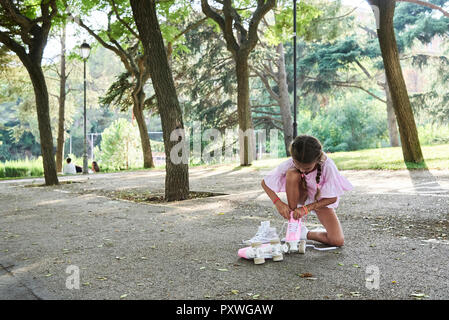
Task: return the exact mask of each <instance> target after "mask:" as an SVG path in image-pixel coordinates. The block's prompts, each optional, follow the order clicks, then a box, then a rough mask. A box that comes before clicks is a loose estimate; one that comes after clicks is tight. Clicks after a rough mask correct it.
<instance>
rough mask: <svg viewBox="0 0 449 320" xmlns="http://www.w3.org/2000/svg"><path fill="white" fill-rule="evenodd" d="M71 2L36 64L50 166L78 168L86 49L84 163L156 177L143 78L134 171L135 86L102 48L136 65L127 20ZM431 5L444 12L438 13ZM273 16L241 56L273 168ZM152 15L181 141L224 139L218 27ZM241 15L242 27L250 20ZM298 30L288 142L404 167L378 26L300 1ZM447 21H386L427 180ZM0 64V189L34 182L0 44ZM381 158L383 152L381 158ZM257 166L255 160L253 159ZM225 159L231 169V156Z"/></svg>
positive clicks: (157, 127)
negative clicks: (300, 140) (297, 138)
mask: <svg viewBox="0 0 449 320" xmlns="http://www.w3.org/2000/svg"><path fill="white" fill-rule="evenodd" d="M78 2H79V3H78ZM78 2H76V1H74V2H69V3H68V7H67V8H68V9H67V10H66V12H69V11H70V10H71V11H73V13H72V16H69V18H68V19H67V20H66V21H65V22H63V23H61V22H58V23H57V24H55V25H54V26H53V27H52V29H51V31H50V36H49V40H48V44H47V46H46V49H45V51H44V58H43V62H42V65H43V70H44V74H45V79H46V84H47V87H48V91H49V105H50V118H51V126H52V136H53V138H54V141H53V143H54V151H55V152H56V151H58V149H59V148H60V147H58V146H57V143H56V142H57V141H56V140H57V139H56V137H58V134H60V135H61V133H60V131H61V108H63V112H64V117H63V123H62V128H63V139H64V143H63V144H62V146H63V147H62V149H63V151H62V152H63V155H62V158H66V157H68V156H70V157H72V158H74V161H75V162H76V163H77V164H78V165H81V163H82V155H83V108H82V106H83V92H82V91H83V73H82V68H83V63H82V59H81V58H80V53H79V46H80V44H81V42H83V41H87V42H88V43H90V44H91V46H92V51H91V54H90V57H89V58H88V60H87V148H88V150H87V155H88V157H89V159H90V161H92V160H96V161H98V162H99V163H100V166H101V167H102V171H105V172H110V171H117V170H130V169H133V170H134V169H140V168H143V167H145V168H151V167H154V166H156V167H164V166H165V154H164V143H163V135H162V126H161V118H160V115H159V112H158V109H157V106H156V103H157V102H156V101H155V92H154V89H153V86H152V85H151V79H149V80H148V81H147V82H146V83H144V86H143V89H142V93H143V94H144V97H145V98H146V100H145V101H144V104H143V107H142V116H143V122H145V125H146V128H147V130H146V131H147V132H148V137H149V140H148V142H149V145H150V148H151V156H150V158H152V159H151V163H150V164H148V161H147V162H145V163H144V159H143V158H144V154H145V152H146V151H145V150H142V146H143V144H142V143H143V142H142V143H141V135H140V137H139V128H138V124H137V120H136V115H135V114H134V111H133V101H132V99H133V98H132V90H133V86H134V85H135V83H136V80H135V75H133V74H131V73H130V71H129V70H128V69H127V68H125V65H124V63H122V60H123V59H122V57H121V56H120V55H119V54H117V52H116V51H117V50H116V49H114V48H112V49H111V47H114V46H116V47H118V48H120V49H122V50H123V52H125V53H127V54H128V58H129V59H130V60H131V61H132V60H133V59H138V57H139V55H142V52H141V49H140V47H138V45H137V46H136V45H135V44H134V42H133V41H135V39H133V33H132V32H131V31H130V30H128V29H127V26H126V23H125V22H124V21H128V23H129V21H130V12H129V8H127V6H128V7H129V5H128V4H127V2H126V1H112V2H111V1H78ZM243 2H244V1H243ZM431 2H432V3H435V4H436V5H439V6H441V7H442V8H444V7H445V6H447V3H448V1H431ZM248 3H250V2H248ZM70 4H71V5H72V6H70ZM277 5H278V6H277V8H276V10H275V12H276V15H275V14H273V12H269V13H268V14H267V15H266V17H265V18H264V19H263V21H262V22H261V24H260V27H259V42H258V44H257V46H256V47H255V49H254V50H253V51H252V52H251V54H250V55H249V64H250V78H249V83H250V87H249V88H250V89H249V102H250V107H251V115H252V127H253V128H254V129H255V130H258V131H261V130H262V131H265V132H267V133H268V132H269V131H270V130H273V129H277V130H278V131H279V135H278V141H276V145H277V146H280V148H279V152H278V157H280V158H282V157H286V156H288V155H289V154H288V151H287V150H286V149H287V147H286V146H288V144H289V143H290V142H291V140H292V129H291V127H292V112H293V48H292V37H291V28H292V26H291V21H289V19H290V18H291V14H292V7H291V3H289V2H286V3H284V2H280V3H278V4H277ZM158 10H159V11H158V14H159V19H160V23H161V30H162V34H163V36H164V39H165V41H166V43H167V45H168V46H169V47H170V48H169V49H170V50H169V51H170V57H169V61H170V66H171V68H172V71H173V78H174V81H175V85H176V90H177V93H178V99H179V104H180V107H181V110H182V118H183V120H184V125H185V128H186V129H187V131H189V130H191V129H192V127H193V126H194V124H198V123H199V124H200V125H201V130H202V131H203V132H204V130H207V129H210V128H215V129H218V130H220V132H223V133H224V130H225V129H229V128H237V127H238V117H237V77H236V68H235V67H234V65H233V63H232V55H231V53H230V52H229V51H228V50H227V48H226V42H225V40H224V39H223V35H222V34H221V32H220V29H219V28H218V27H217V24H215V23H213V22H211V19H205V16H204V14H203V13H202V12H201V7H200V4H199V2H195V1H193V2H190V3H189V2H188V3H187V4H186V3H184V2H182V1H168V2H167V4H164V3H161V4H159V9H158ZM247 11H248V12H250V11H251V10H247ZM248 12H245V13H244V14H243V17H248V15H249V13H248ZM245 15H246V16H245ZM108 17H109V18H108ZM120 17H122V18H123V17H124V18H125V19H124V20H123V19H120ZM290 20H291V19H290ZM298 20H299V21H298V22H299V24H298V32H297V35H298V40H297V41H298V44H297V51H298V52H297V73H298V80H297V87H298V93H297V98H298V102H297V121H298V132H299V134H310V135H314V136H316V137H317V138H319V139H320V140H321V142H322V143H323V147H324V150H325V152H329V153H336V152H337V153H340V152H353V151H360V150H364V151H363V152H355V153H342V154H340V155H339V154H335V156H333V157H335V160H336V161H337V165H338V166H339V167H340V168H342V169H364V168H365V169H369V168H376V169H403V168H405V167H406V165H405V164H404V162H403V158H402V154H401V152H400V144H401V141H400V138H399V133H398V129H397V125H396V119H395V115H394V111H393V106H392V100H391V97H390V95H389V91H388V90H389V88H388V84H387V81H386V79H385V70H384V68H383V63H382V57H381V53H380V50H379V44H378V40H377V36H376V31H375V28H376V21H375V17H374V15H373V11H372V10H371V8H370V6H369V4H368V3H367V2H366V1H331V0H328V1H326V0H320V1H300V3H299V5H298ZM108 21H109V22H108ZM448 21H449V20H448V18H447V17H445V16H444V15H443V14H441V13H440V12H438V11H436V10H432V9H430V8H427V7H424V6H417V5H416V4H414V3H406V2H398V3H397V8H396V12H395V16H394V22H395V32H396V37H397V42H398V50H399V53H400V61H401V66H402V71H403V76H404V78H405V82H406V85H407V90H408V94H409V97H410V101H411V106H412V109H413V114H414V117H415V121H416V127H417V130H418V135H419V140H420V143H421V145H423V146H425V147H424V148H423V152H424V155H425V157H424V158H425V160H426V161H427V163H426V164H425V165H427V167H429V168H440V169H442V168H447V164H445V161H444V160H445V156H444V155H447V154H448V152H449V146H448V145H447V143H449V127H448V123H449V122H448V115H449V105H448V103H449V94H448V91H447V83H448V82H447V77H448V75H449V73H448V72H447V71H448V63H449V60H448V57H447V54H448V50H449V48H448V45H447V37H448V24H449V22H448ZM80 22H81V23H80ZM93 35H95V36H93ZM99 40H100V41H99ZM115 44H117V45H115ZM132 55H134V56H132ZM0 57H1V62H2V64H1V69H0V72H1V78H0V162H1V164H0V178H10V177H21V176H42V175H43V173H44V170H43V167H42V158H41V157H40V155H41V146H40V138H39V129H38V121H37V117H36V106H35V100H34V99H35V97H34V93H33V86H32V84H31V82H30V81H29V80H28V75H27V71H26V69H25V67H24V66H23V65H22V64H21V63H20V60H19V59H18V57H17V56H15V55H14V54H11V51H8V50H7V48H6V46H4V45H0ZM121 59H122V60H121ZM136 61H137V60H136ZM63 77H64V82H63ZM62 88H64V90H63V89H62ZM63 96H64V98H63V99H62V98H61V97H63ZM58 125H59V126H58ZM192 143H193V142H192ZM226 143H232V144H233V145H237V144H238V143H237V141H236V140H233V141H228V140H225V141H223V144H226ZM201 144H202V150H204V149H205V148H206V146H208V144H211V145H212V143H211V141H210V140H208V139H204V138H203V139H202V141H201ZM431 146H434V147H431ZM191 147H192V146H191ZM224 147H225V146H224V145H223V149H224ZM390 147H393V149H385V148H390ZM144 148H145V146H144ZM147 148H148V146H147ZM208 148H209V150H213V148H211V146H209V147H208ZM214 148H216V149H219V148H220V146H216V145H215V146H214ZM257 148H258V150H259V151H260V149H261V148H263V149H264V151H266V152H267V154H265V155H262V158H263V157H265V159H266V158H268V157H269V156H270V155H269V154H268V153H269V152H270V139H267V141H266V144H265V145H264V146H263V147H261V146H260V145H258V146H257ZM378 148H384V149H383V152H381V153H380V152H377V151H376V149H378ZM370 149H371V150H370ZM373 149H374V150H373ZM147 156H148V153H147ZM257 157H259V158H260V157H261V154H260V152H258V153H257V156H256V159H257ZM351 159H352V161H350V160H351ZM357 159H358V160H357ZM234 160H235V162H236V163H238V158H235V159H234ZM59 161H61V160H59ZM277 162H278V161H275V162H264V165H268V166H270V165H274V164H276V163H277ZM267 163H268V164H267ZM189 164H190V165H201V164H204V161H203V159H201V158H200V159H198V158H194V157H192V156H191V157H190V159H189ZM208 164H210V163H208ZM425 165H424V164H421V165H416V166H415V167H418V168H423V167H425ZM58 166H59V167H58V169H59V170H61V169H60V164H58ZM407 167H414V166H413V165H412V166H410V165H409V166H407Z"/></svg>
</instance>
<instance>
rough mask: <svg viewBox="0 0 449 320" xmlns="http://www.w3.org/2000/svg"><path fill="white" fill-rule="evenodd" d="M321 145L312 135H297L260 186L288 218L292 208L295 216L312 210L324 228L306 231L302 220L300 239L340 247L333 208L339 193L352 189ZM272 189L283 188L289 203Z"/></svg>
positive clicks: (336, 203)
mask: <svg viewBox="0 0 449 320" xmlns="http://www.w3.org/2000/svg"><path fill="white" fill-rule="evenodd" d="M322 149H323V148H322V146H321V143H320V141H319V140H318V139H316V138H315V137H312V136H308V135H301V136H298V137H296V138H295V140H294V141H293V143H292V144H291V146H290V154H291V158H290V159H288V160H286V161H284V162H282V163H281V164H280V165H279V166H278V167H276V168H275V169H273V170H272V171H270V172H269V173H268V174H267V175H266V176H265V177H264V179H263V180H262V187H263V189H264V190H265V192H266V193H267V195H268V196H269V197H270V199H271V201H273V203H274V205H275V206H276V209H277V210H278V212H279V214H280V215H281V216H283V217H284V218H285V219H287V220H288V219H289V218H290V212H292V211H293V212H294V213H293V217H294V218H295V219H299V218H302V217H303V216H304V215H306V214H307V213H308V212H310V211H312V210H313V211H315V213H316V215H317V216H318V219H319V220H320V222H321V224H322V225H323V226H324V228H325V229H326V231H325V232H320V231H308V230H307V228H306V227H305V225H304V224H302V226H303V230H301V240H307V239H308V240H316V241H319V242H322V243H325V244H328V245H331V246H338V247H340V246H342V245H343V244H344V236H343V230H342V228H341V225H340V221H339V220H338V218H337V215H336V214H335V211H334V209H335V208H337V207H338V202H339V197H340V196H341V195H342V194H343V193H344V192H345V191H348V190H351V189H352V184H351V183H350V182H349V181H348V180H347V179H346V178H345V177H343V176H342V175H341V174H340V172H339V171H338V169H337V166H336V165H335V163H334V161H332V159H330V158H329V157H328V156H326V154H324V152H323V150H322ZM275 192H286V193H287V202H288V204H286V203H284V202H282V201H281V200H280V199H279V197H278V196H277V195H276V193H275Z"/></svg>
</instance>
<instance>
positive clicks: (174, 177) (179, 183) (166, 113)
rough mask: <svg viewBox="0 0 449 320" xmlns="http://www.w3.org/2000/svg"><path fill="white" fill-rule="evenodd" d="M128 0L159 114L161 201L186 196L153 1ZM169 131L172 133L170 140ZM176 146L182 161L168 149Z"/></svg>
mask: <svg viewBox="0 0 449 320" xmlns="http://www.w3.org/2000/svg"><path fill="white" fill-rule="evenodd" d="M130 2H131V7H132V11H133V17H134V21H135V22H136V25H137V30H138V32H139V36H140V39H141V42H142V45H143V50H144V52H145V54H146V57H147V60H148V61H147V63H148V68H149V71H150V74H151V79H152V83H153V88H154V91H155V94H156V99H157V103H158V111H159V114H160V116H161V122H162V129H163V135H164V150H165V155H166V176H165V200H166V201H175V200H182V199H186V198H187V196H188V194H189V167H188V164H187V163H186V162H187V161H184V159H185V158H186V156H187V154H185V145H186V143H185V139H184V137H183V134H182V132H183V131H184V123H183V116H182V111H181V108H180V105H179V100H178V95H177V93H176V88H175V83H174V81H173V75H172V71H171V68H170V66H169V62H168V58H167V53H166V49H165V46H164V40H163V37H162V33H161V27H160V25H159V21H158V17H157V12H156V1H155V0H149V1H144V0H131V1H130ZM173 134H174V135H175V136H176V137H175V139H176V140H174V141H173ZM176 145H181V146H184V148H183V149H184V150H183V154H182V158H183V160H182V161H181V162H180V163H179V162H178V161H176V160H177V159H174V158H173V157H172V152H171V151H172V149H173V148H174V147H175V146H176ZM174 150H176V149H174ZM177 155H178V156H179V153H177Z"/></svg>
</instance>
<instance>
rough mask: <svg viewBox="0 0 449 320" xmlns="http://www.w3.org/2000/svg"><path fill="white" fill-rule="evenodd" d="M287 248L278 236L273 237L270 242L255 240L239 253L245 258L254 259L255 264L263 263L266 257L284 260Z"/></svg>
mask: <svg viewBox="0 0 449 320" xmlns="http://www.w3.org/2000/svg"><path fill="white" fill-rule="evenodd" d="M285 249H286V247H285V246H283V245H281V242H280V240H279V238H278V239H272V240H271V241H270V243H261V242H253V243H252V244H251V246H250V247H246V248H242V249H240V250H239V252H238V255H239V256H240V257H242V258H245V259H254V264H263V263H265V259H273V261H282V260H284V256H283V253H284V252H286V251H285Z"/></svg>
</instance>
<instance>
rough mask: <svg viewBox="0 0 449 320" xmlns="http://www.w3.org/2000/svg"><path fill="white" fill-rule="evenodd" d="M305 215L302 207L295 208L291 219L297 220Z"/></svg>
mask: <svg viewBox="0 0 449 320" xmlns="http://www.w3.org/2000/svg"><path fill="white" fill-rule="evenodd" d="M305 215H306V211H305V210H304V208H303V207H299V208H296V209H295V211H294V213H293V219H295V220H298V219H300V218H302V217H304V216H305Z"/></svg>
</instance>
